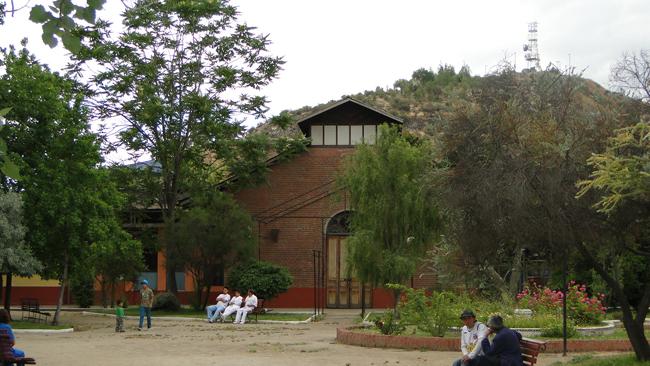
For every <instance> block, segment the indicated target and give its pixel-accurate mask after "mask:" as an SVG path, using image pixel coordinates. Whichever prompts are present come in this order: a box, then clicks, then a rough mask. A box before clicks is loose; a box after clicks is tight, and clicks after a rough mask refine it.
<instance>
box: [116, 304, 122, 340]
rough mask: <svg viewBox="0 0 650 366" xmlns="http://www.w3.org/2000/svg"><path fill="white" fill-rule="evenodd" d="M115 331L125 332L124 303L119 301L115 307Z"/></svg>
mask: <svg viewBox="0 0 650 366" xmlns="http://www.w3.org/2000/svg"><path fill="white" fill-rule="evenodd" d="M115 331H116V332H120V333H121V332H124V301H122V300H117V304H116V305H115Z"/></svg>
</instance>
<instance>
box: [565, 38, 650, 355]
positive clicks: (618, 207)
mask: <svg viewBox="0 0 650 366" xmlns="http://www.w3.org/2000/svg"><path fill="white" fill-rule="evenodd" d="M610 79H611V82H612V85H613V86H614V87H615V88H617V89H618V90H619V91H622V92H624V93H625V94H626V95H629V96H632V97H635V98H636V99H637V100H638V103H637V104H636V105H635V107H636V108H637V110H638V111H639V112H640V114H641V115H640V117H639V119H640V121H639V122H638V123H636V124H634V125H632V126H628V127H625V128H622V129H620V130H617V133H616V135H615V136H613V137H612V138H611V139H610V141H609V144H608V147H607V149H606V150H605V151H604V152H601V153H597V154H594V155H593V156H591V157H590V158H589V160H588V164H589V165H590V167H591V168H592V169H593V172H592V173H591V175H590V176H589V178H588V179H585V180H583V181H581V182H580V183H579V187H580V188H581V189H580V191H579V192H578V195H577V196H578V197H579V198H582V199H583V200H585V199H591V200H590V202H594V205H593V207H594V208H595V209H596V210H597V211H598V212H600V213H601V214H603V215H604V216H605V217H604V219H605V221H606V222H607V224H608V226H607V229H608V232H610V233H611V235H610V239H609V240H607V238H604V237H603V236H602V235H594V236H593V237H592V238H591V241H590V242H589V244H588V245H587V244H586V243H584V242H580V243H578V249H579V250H580V252H581V253H582V254H583V256H584V257H585V258H586V259H587V261H588V262H589V264H590V265H591V266H592V267H593V268H594V269H595V270H596V272H597V273H598V274H599V275H600V276H601V277H602V278H603V279H604V280H605V282H606V283H607V285H608V286H609V288H610V289H611V290H612V293H613V295H614V296H615V298H616V299H617V300H618V302H619V304H620V305H621V310H622V312H623V324H624V325H625V330H626V331H627V334H628V337H629V338H630V341H631V343H632V347H633V348H634V352H635V353H636V356H637V359H639V360H650V346H649V345H648V340H647V337H646V336H645V332H644V328H643V323H644V321H645V318H646V316H647V313H648V307H649V306H650V274H649V273H648V270H647V269H648V268H650V123H649V122H648V121H649V120H650V52H649V51H648V50H641V51H640V52H639V53H638V54H630V53H626V54H624V55H623V57H622V58H621V60H619V62H617V63H616V64H615V65H614V67H613V68H612V73H611V77H610ZM586 229H587V232H595V230H593V225H591V226H587V228H586ZM596 249H600V252H601V253H602V252H605V253H606V254H607V255H605V256H602V255H600V256H599V255H598V254H599V252H597V251H595V250H596ZM617 257H625V258H626V259H627V262H629V263H632V264H633V265H632V266H633V267H634V268H635V269H636V271H634V273H635V274H636V276H634V277H633V278H632V280H631V281H630V280H629V279H626V278H625V277H624V276H621V274H620V271H612V262H614V261H613V260H612V258H617ZM633 310H635V311H636V317H635V315H634V311H633Z"/></svg>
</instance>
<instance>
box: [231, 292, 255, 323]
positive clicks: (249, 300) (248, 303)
mask: <svg viewBox="0 0 650 366" xmlns="http://www.w3.org/2000/svg"><path fill="white" fill-rule="evenodd" d="M256 307H257V296H255V292H254V291H253V290H251V289H249V290H248V296H246V300H244V306H243V307H241V308H239V310H237V316H236V317H235V321H234V323H235V324H237V323H239V324H244V323H246V316H247V315H248V313H250V312H252V311H253V309H255V308H256Z"/></svg>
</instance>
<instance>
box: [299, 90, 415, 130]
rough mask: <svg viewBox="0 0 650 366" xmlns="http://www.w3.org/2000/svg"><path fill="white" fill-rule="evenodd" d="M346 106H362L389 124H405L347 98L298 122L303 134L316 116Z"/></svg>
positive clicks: (397, 118)
mask: <svg viewBox="0 0 650 366" xmlns="http://www.w3.org/2000/svg"><path fill="white" fill-rule="evenodd" d="M346 104H355V105H357V106H360V107H362V108H365V109H367V110H370V111H372V112H375V113H377V114H380V115H382V116H384V117H386V118H387V119H388V120H389V121H388V122H392V123H399V124H403V123H404V121H403V120H402V119H401V118H399V117H396V116H393V115H392V114H389V113H387V112H385V111H382V110H381V109H378V108H375V107H373V106H371V105H369V104H366V103H364V102H361V101H359V100H356V99H354V98H351V97H347V98H344V99H342V100H340V101H338V102H336V103H334V104H332V105H330V106H327V107H326V108H325V109H321V110H319V111H316V112H314V113H312V114H310V115H308V116H306V117H303V118H301V119H299V120H298V127H300V129H301V130H302V131H303V132H305V131H306V129H307V125H308V124H309V121H310V120H311V119H313V118H315V117H316V116H319V115H321V114H323V113H326V112H329V111H331V110H333V109H336V108H339V107H341V106H343V105H346Z"/></svg>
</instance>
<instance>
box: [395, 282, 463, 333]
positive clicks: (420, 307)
mask: <svg viewBox="0 0 650 366" xmlns="http://www.w3.org/2000/svg"><path fill="white" fill-rule="evenodd" d="M389 287H390V288H393V289H398V288H399V289H401V290H402V291H403V293H404V295H405V296H404V297H403V299H402V301H400V304H399V307H398V309H399V312H400V316H401V317H402V321H403V322H404V323H406V324H412V325H415V326H416V327H417V328H418V329H419V330H420V331H422V332H425V333H427V334H430V335H432V336H435V337H443V336H444V335H445V333H446V332H447V329H449V327H450V326H452V325H453V324H454V320H453V319H454V317H456V318H457V317H458V314H454V307H453V304H454V303H455V296H454V294H452V293H450V292H444V291H443V292H436V291H433V292H432V293H431V294H430V295H427V294H426V293H425V291H424V290H422V289H419V290H415V289H412V288H407V287H404V286H401V285H389Z"/></svg>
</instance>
